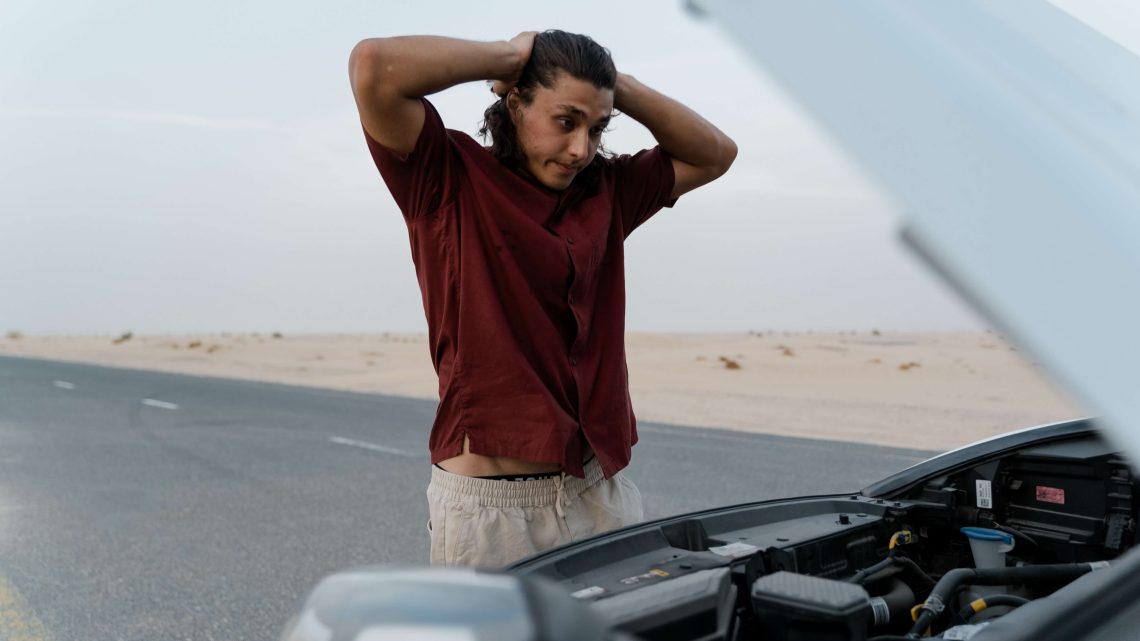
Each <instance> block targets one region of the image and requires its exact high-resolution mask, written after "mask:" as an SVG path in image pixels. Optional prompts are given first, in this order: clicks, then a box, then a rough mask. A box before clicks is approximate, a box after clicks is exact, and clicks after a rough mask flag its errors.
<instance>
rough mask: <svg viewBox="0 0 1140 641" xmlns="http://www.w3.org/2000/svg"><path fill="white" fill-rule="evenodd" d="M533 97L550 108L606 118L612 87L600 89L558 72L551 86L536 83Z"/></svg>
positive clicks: (579, 114)
mask: <svg viewBox="0 0 1140 641" xmlns="http://www.w3.org/2000/svg"><path fill="white" fill-rule="evenodd" d="M537 89H538V90H537V92H536V95H535V97H536V98H537V99H539V100H540V101H541V102H543V103H545V104H546V106H547V107H548V108H550V109H554V110H558V111H562V112H566V113H568V114H571V115H575V116H579V117H584V118H586V119H587V120H600V119H602V118H608V117H609V116H610V113H611V112H612V111H613V108H614V92H613V89H600V88H598V87H596V86H594V85H593V83H590V82H587V81H585V80H581V79H579V78H575V77H573V76H570V75H568V74H565V73H559V74H558V76H557V77H556V78H555V81H554V86H553V87H544V86H542V85H538V88H537Z"/></svg>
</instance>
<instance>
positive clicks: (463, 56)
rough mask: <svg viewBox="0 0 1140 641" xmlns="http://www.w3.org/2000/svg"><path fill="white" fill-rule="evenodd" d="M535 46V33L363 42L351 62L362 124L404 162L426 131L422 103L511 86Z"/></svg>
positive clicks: (351, 57)
mask: <svg viewBox="0 0 1140 641" xmlns="http://www.w3.org/2000/svg"><path fill="white" fill-rule="evenodd" d="M533 44H534V32H524V33H520V34H519V35H517V36H515V37H514V38H512V39H511V40H510V41H505V40H504V41H500V42H474V41H470V40H458V39H455V38H442V37H436V36H399V37H395V38H369V39H367V40H362V41H360V42H359V43H358V44H357V45H356V47H354V48H353V49H352V54H351V55H350V56H349V59H348V75H349V79H350V80H351V82H352V93H353V95H354V96H355V97H356V107H357V109H358V110H359V111H360V122H361V123H362V124H363V125H364V129H365V131H367V132H368V135H370V136H372V138H374V139H375V140H376V141H377V142H379V143H380V144H382V145H384V146H385V147H387V148H389V149H391V150H392V151H394V152H396V153H397V154H400V155H403V156H406V155H408V154H410V153H411V152H412V150H413V149H414V148H415V145H416V139H417V138H419V135H420V130H421V129H423V124H424V109H423V104H422V103H421V102H420V98H422V97H424V96H427V95H430V94H433V93H435V92H437V91H442V90H444V89H447V88H448V87H451V86H453V85H457V84H460V83H463V82H469V81H473V80H498V81H501V82H505V83H511V84H513V82H514V81H515V80H516V79H517V78H518V76H519V74H520V73H522V69H523V66H524V65H525V64H526V61H527V59H528V58H529V57H530V49H531V46H532V45H533Z"/></svg>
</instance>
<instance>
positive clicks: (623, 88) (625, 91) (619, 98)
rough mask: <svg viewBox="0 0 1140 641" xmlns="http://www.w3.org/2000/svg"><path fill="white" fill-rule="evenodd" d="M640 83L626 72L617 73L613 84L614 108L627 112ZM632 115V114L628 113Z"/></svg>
mask: <svg viewBox="0 0 1140 641" xmlns="http://www.w3.org/2000/svg"><path fill="white" fill-rule="evenodd" d="M640 85H641V83H639V82H638V81H637V78H634V77H633V76H631V75H629V74H627V73H620V72H619V73H618V75H617V82H616V83H615V84H614V109H617V110H618V111H620V112H622V113H629V109H630V106H631V105H632V104H633V103H634V102H635V98H636V94H637V90H638V87H639V86H640ZM629 115H631V116H632V115H633V114H629Z"/></svg>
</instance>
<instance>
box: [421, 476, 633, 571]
mask: <svg viewBox="0 0 1140 641" xmlns="http://www.w3.org/2000/svg"><path fill="white" fill-rule="evenodd" d="M427 496H428V512H429V514H430V518H431V520H430V521H429V522H428V528H429V529H430V530H431V562H432V564H433V565H469V566H478V567H485V568H490V567H501V566H504V565H507V564H508V563H511V562H512V561H517V560H518V559H521V558H523V557H525V556H529V555H531V554H535V553H537V552H540V551H542V550H546V549H549V548H552V547H555V546H558V545H562V544H564V543H569V542H570V541H577V540H580V539H583V538H586V537H589V536H591V535H594V534H597V533H599V532H605V531H606V530H612V529H615V528H619V527H622V526H625V525H631V524H633V523H637V522H639V521H642V520H644V518H645V516H644V510H643V509H642V506H641V492H640V491H638V489H637V486H635V485H634V484H633V482H631V481H629V480H628V479H626V478H625V476H624V475H622V474H621V473H620V472H619V473H618V474H616V475H615V476H614V477H613V478H610V479H606V478H604V477H603V476H602V468H601V466H600V465H599V464H598V461H597V460H596V459H595V460H592V461H590V462H589V463H587V464H586V478H584V479H580V478H577V477H574V476H568V475H566V474H561V475H559V476H555V477H552V478H549V479H539V480H534V481H495V480H489V479H480V478H471V477H467V476H460V475H458V474H452V473H450V472H447V471H445V470H442V469H440V468H438V467H435V466H432V470H431V483H430V484H429V485H428V489H427Z"/></svg>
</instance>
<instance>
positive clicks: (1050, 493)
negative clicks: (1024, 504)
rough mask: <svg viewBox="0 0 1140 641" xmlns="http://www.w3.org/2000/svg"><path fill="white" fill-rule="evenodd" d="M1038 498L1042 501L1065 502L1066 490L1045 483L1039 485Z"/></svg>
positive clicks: (1062, 503)
mask: <svg viewBox="0 0 1140 641" xmlns="http://www.w3.org/2000/svg"><path fill="white" fill-rule="evenodd" d="M1037 500H1038V501H1041V502H1042V503H1056V504H1057V505H1064V504H1065V490H1062V489H1061V488H1059V487H1045V486H1044V485H1038V486H1037Z"/></svg>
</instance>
